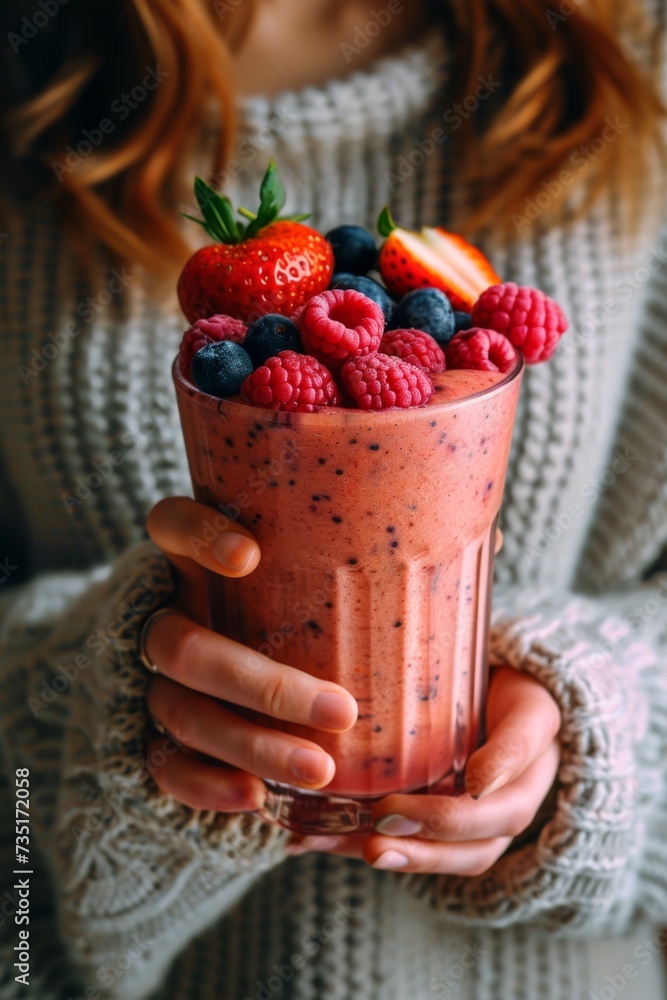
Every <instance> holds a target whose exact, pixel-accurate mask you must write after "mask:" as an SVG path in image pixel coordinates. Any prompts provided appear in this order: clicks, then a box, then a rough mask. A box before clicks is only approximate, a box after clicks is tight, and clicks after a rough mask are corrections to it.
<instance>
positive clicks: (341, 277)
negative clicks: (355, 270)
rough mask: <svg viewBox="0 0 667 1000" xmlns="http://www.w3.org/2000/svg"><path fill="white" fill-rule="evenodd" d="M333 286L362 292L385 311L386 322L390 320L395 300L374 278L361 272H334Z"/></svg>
mask: <svg viewBox="0 0 667 1000" xmlns="http://www.w3.org/2000/svg"><path fill="white" fill-rule="evenodd" d="M331 287H332V288H351V289H352V290H353V291H355V292H361V294H362V295H365V296H366V297H367V298H369V299H372V300H373V302H377V304H378V305H379V307H380V309H381V310H382V312H383V313H384V318H385V322H387V323H388V322H389V320H390V319H391V314H392V312H393V311H394V300H393V299H392V297H391V295H390V294H389V293H388V292H387V290H386V288H383V287H382V285H379V284H378V283H377V281H373V279H372V278H364V277H362V276H361V275H359V274H344V273H337V274H334V276H333V278H332V279H331Z"/></svg>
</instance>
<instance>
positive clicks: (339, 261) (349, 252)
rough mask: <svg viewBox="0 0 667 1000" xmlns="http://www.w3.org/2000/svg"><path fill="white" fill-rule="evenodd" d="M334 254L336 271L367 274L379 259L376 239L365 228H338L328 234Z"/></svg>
mask: <svg viewBox="0 0 667 1000" xmlns="http://www.w3.org/2000/svg"><path fill="white" fill-rule="evenodd" d="M325 239H327V240H328V241H329V243H330V244H331V246H332V248H333V252H334V262H335V263H334V270H335V271H345V272H346V273H348V274H366V273H367V272H368V271H370V270H371V268H372V267H375V265H376V263H377V259H378V252H377V247H376V246H375V238H374V236H373V234H372V233H369V231H368V230H367V229H364V228H363V226H337V227H336V229H332V230H331V232H330V233H327V235H326V237H325Z"/></svg>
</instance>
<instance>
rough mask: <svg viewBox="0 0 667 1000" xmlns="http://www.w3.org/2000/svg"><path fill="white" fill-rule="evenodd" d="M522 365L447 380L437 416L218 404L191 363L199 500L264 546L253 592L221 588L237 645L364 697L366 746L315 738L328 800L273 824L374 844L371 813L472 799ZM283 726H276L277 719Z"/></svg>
mask: <svg viewBox="0 0 667 1000" xmlns="http://www.w3.org/2000/svg"><path fill="white" fill-rule="evenodd" d="M521 371H522V362H521V360H519V362H518V363H517V366H516V367H515V369H514V370H513V371H512V372H511V373H510V374H508V375H503V374H501V373H499V372H488V371H451V372H444V373H442V374H437V375H432V376H431V377H432V380H433V383H434V386H435V392H434V394H433V396H432V398H431V400H430V401H429V403H428V405H426V406H422V407H414V408H410V409H405V410H386V411H383V412H380V413H368V412H363V411H361V410H357V409H347V408H342V407H332V408H330V409H328V410H326V411H324V410H323V411H321V412H318V413H300V412H297V413H285V412H282V411H277V410H265V409H261V408H259V407H256V406H249V405H246V404H244V403H242V402H238V401H236V400H229V399H217V398H213V397H211V396H208V395H206V394H205V393H203V392H201V391H199V390H198V389H196V388H195V387H194V385H192V384H191V383H190V382H189V381H188V380H187V379H186V378H184V376H183V374H182V373H181V370H180V367H179V362H178V359H177V361H176V363H175V365H174V380H175V384H176V388H177V394H178V402H179V409H180V415H181V421H182V425H183V433H184V437H185V443H186V448H187V453H188V459H189V464H190V472H191V476H192V482H193V487H194V495H195V497H196V498H197V499H198V500H199V501H201V502H203V503H205V504H208V505H210V506H212V507H217V508H219V509H220V510H222V511H223V512H224V513H227V515H228V516H229V517H231V518H238V520H239V521H240V522H241V523H242V524H244V525H245V526H246V527H247V528H249V529H250V530H252V531H253V532H254V534H255V535H256V537H257V539H258V541H259V544H260V546H261V548H262V560H261V562H260V565H259V567H258V568H257V569H256V570H255V572H254V573H252V574H251V575H250V576H248V577H247V578H245V579H241V580H225V579H224V578H222V577H219V576H215V577H213V576H212V577H211V579H210V589H209V593H210V615H211V624H212V626H213V627H214V628H216V629H218V630H219V631H220V632H223V633H224V634H226V635H228V636H231V637H232V638H234V639H237V640H239V641H240V642H242V643H244V644H246V645H248V646H251V647H253V648H254V649H257V650H259V651H261V652H262V653H264V654H266V655H268V656H271V657H273V658H275V659H276V660H278V661H280V662H283V663H288V664H291V665H293V666H295V667H299V668H301V669H302V670H306V671H308V672H309V673H310V674H313V675H314V676H318V677H326V678H328V679H329V680H331V681H334V682H336V683H338V684H341V685H342V686H343V687H345V688H347V689H348V690H349V691H351V693H352V694H353V695H354V697H355V698H356V699H357V701H358V703H359V718H358V721H357V723H356V724H355V726H354V727H353V729H352V730H350V731H349V732H347V733H343V734H340V735H338V734H325V733H321V732H319V731H318V732H315V731H313V730H309V729H307V728H305V727H300V726H296V725H292V724H289V723H273V722H271V721H269V724H272V725H275V726H279V727H282V728H284V729H285V730H288V731H290V732H293V733H296V734H299V735H303V736H304V737H307V738H308V739H312V740H314V741H315V742H316V743H318V744H319V745H320V746H322V747H323V748H324V749H325V750H327V751H328V752H329V753H330V754H331V755H332V756H333V758H334V760H335V762H336V774H335V777H334V779H333V781H332V782H331V784H330V785H329V786H327V788H326V789H324V790H323V791H322V792H320V793H304V792H303V791H301V790H293V789H288V788H285V787H282V786H280V787H276V786H274V788H273V794H272V795H271V796H270V798H269V804H268V813H269V814H270V815H271V818H273V819H278V820H279V821H280V822H281V823H283V824H284V825H286V826H289V827H291V828H292V829H296V830H299V831H302V832H310V831H318V832H321V831H328V832H330V831H332V830H333V831H337V832H345V831H352V830H359V829H363V828H364V826H365V824H366V823H367V821H368V812H369V809H370V804H372V801H373V800H375V799H377V798H379V797H382V796H384V795H387V794H388V793H390V792H396V791H416V790H420V789H421V790H425V789H432V788H435V787H436V786H437V788H438V790H442V791H445V792H455V791H456V790H457V789H459V788H460V787H461V781H462V775H463V771H464V768H465V764H466V760H467V758H468V756H469V755H470V753H471V752H472V751H473V750H474V749H475V747H476V746H477V745H478V743H479V741H480V739H481V736H482V733H481V726H482V718H481V716H482V705H483V699H484V693H485V686H486V659H485V654H486V632H487V625H488V616H489V610H490V589H491V582H492V573H493V551H494V533H495V523H496V517H497V514H498V510H499V508H500V503H501V499H502V493H503V485H504V479H505V471H506V466H507V459H508V454H509V448H510V441H511V436H512V428H513V422H514V415H515V410H516V404H517V398H518V393H519V386H520V382H521ZM265 721H266V720H265Z"/></svg>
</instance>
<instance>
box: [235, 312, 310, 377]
mask: <svg viewBox="0 0 667 1000" xmlns="http://www.w3.org/2000/svg"><path fill="white" fill-rule="evenodd" d="M243 346H244V348H245V349H246V351H247V352H248V354H249V355H250V359H251V361H252V363H253V365H254V366H255V368H258V367H259V365H263V364H264V362H265V361H266V359H267V358H272V357H274V356H275V355H276V354H280V352H281V351H296V352H297V353H298V354H303V350H302V348H301V337H300V336H299V331H298V329H297V327H296V326H295V324H294V323H293V322H292V320H290V319H286V318H285V317H284V316H279V315H278V314H277V313H269V315H268V316H262V317H261V318H260V319H256V320H255V322H254V323H253V324H252V326H251V327H249V328H248V335H247V337H246V339H245V343H244V344H243Z"/></svg>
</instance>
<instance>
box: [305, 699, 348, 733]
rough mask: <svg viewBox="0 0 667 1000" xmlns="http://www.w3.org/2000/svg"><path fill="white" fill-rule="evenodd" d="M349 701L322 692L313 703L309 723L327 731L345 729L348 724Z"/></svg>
mask: <svg viewBox="0 0 667 1000" xmlns="http://www.w3.org/2000/svg"><path fill="white" fill-rule="evenodd" d="M350 714H351V713H350V701H349V699H348V698H346V697H345V695H342V694H336V693H335V692H334V691H323V692H322V693H321V694H318V695H317V697H316V698H315V700H314V701H313V705H312V708H311V710H310V718H311V721H312V722H313V723H314V725H316V726H325V727H326V728H327V729H347V727H348V726H349V724H350Z"/></svg>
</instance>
